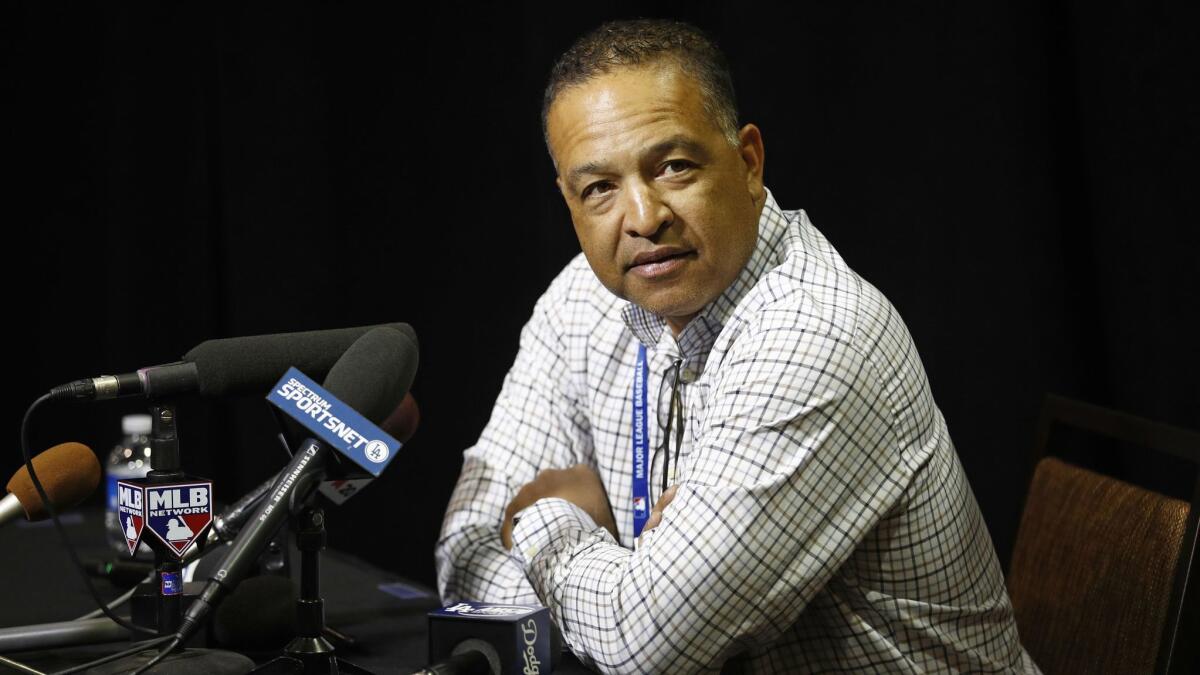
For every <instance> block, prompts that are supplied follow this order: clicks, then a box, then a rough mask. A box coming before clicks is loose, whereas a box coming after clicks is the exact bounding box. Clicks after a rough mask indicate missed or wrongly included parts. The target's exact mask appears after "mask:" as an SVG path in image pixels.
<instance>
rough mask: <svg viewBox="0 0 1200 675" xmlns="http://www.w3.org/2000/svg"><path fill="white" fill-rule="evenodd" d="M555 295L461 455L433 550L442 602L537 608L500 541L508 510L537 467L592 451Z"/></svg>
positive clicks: (536, 317) (537, 312)
mask: <svg viewBox="0 0 1200 675" xmlns="http://www.w3.org/2000/svg"><path fill="white" fill-rule="evenodd" d="M550 298H551V293H547V295H546V296H543V298H542V300H540V301H539V302H538V304H537V306H536V307H535V308H534V312H533V316H532V317H531V318H530V320H529V322H528V323H526V325H525V327H524V328H523V329H522V331H521V344H520V350H519V351H518V353H517V358H516V361H515V362H514V363H513V366H512V368H511V369H510V370H509V372H508V375H507V376H506V377H505V380H504V386H503V387H502V389H501V392H500V396H499V397H498V398H497V400H496V405H495V407H494V408H493V410H492V416H491V419H490V420H489V421H488V424H487V426H486V427H485V428H484V431H483V433H482V434H481V435H480V438H479V442H478V443H476V445H475V446H474V447H472V448H470V449H469V450H467V451H466V452H465V453H464V454H463V469H462V473H461V474H460V475H459V479H458V483H457V485H456V486H455V489H454V492H453V494H452V496H451V498H450V505H449V506H448V507H447V510H446V517H445V520H444V521H443V523H442V532H441V536H440V537H439V540H438V543H437V547H436V549H435V552H434V558H435V562H436V565H437V571H438V591H439V593H440V594H441V597H442V600H443V601H446V602H451V601H456V600H476V601H482V602H501V603H534V604H536V603H537V601H538V600H537V596H536V595H535V594H534V593H533V590H532V588H530V586H529V582H528V581H526V578H525V572H524V569H523V568H522V567H521V565H520V564H519V562H517V561H516V560H514V558H513V557H512V555H511V554H510V552H509V551H508V550H506V549H505V548H504V547H503V546H502V545H501V543H500V527H501V524H502V522H503V516H504V510H505V508H506V507H507V506H508V503H509V501H511V500H512V498H513V496H514V495H515V494H516V493H517V490H519V489H520V487H521V486H522V485H524V484H525V483H528V482H529V481H531V480H533V479H534V477H535V476H536V474H537V472H538V471H539V470H542V469H546V468H559V467H566V466H569V465H571V464H575V463H578V462H582V461H584V459H583V458H584V457H585V456H589V455H590V454H591V453H590V447H591V446H590V443H591V440H590V438H591V436H590V431H589V428H588V424H587V420H586V417H585V416H584V415H583V414H582V411H581V410H580V409H579V407H578V406H577V404H576V398H575V390H574V387H573V385H572V384H571V378H572V376H573V375H572V373H570V372H569V369H568V368H567V365H566V361H565V360H564V359H563V356H562V354H563V345H562V344H561V342H560V340H559V339H558V337H557V335H556V334H555V332H554V330H553V326H552V325H551V321H550V319H549V317H548V315H547V312H546V306H547V305H548V304H550V302H551V299H550ZM465 391H470V390H469V389H465Z"/></svg>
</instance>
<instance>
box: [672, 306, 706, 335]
mask: <svg viewBox="0 0 1200 675" xmlns="http://www.w3.org/2000/svg"><path fill="white" fill-rule="evenodd" d="M699 315H700V313H699V312H696V313H695V314H689V315H688V316H684V317H674V316H669V317H667V318H666V320H667V326H668V327H669V328H670V329H671V334H672V335H673V336H675V337H677V338H678V337H679V334H680V333H682V332H683V329H684V328H687V325H688V324H689V323H691V322H692V319H694V318H696V317H697V316H699Z"/></svg>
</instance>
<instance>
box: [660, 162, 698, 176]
mask: <svg viewBox="0 0 1200 675" xmlns="http://www.w3.org/2000/svg"><path fill="white" fill-rule="evenodd" d="M690 168H692V163H691V162H689V161H687V160H686V159H673V160H671V161H669V162H667V163H666V164H663V166H662V171H661V172H660V173H662V174H663V175H667V176H673V175H675V174H678V173H683V172H684V171H687V170H688V169H690Z"/></svg>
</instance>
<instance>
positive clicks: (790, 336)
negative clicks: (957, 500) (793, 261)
mask: <svg viewBox="0 0 1200 675" xmlns="http://www.w3.org/2000/svg"><path fill="white" fill-rule="evenodd" d="M793 322H794V315H793V316H792V317H791V319H790V320H789V319H788V318H787V317H776V320H774V321H772V319H771V317H770V316H768V317H765V318H764V320H763V321H762V322H761V323H760V324H759V325H758V326H757V327H756V328H753V329H748V330H747V331H746V332H745V333H743V334H742V335H741V336H740V337H739V338H738V339H737V341H736V342H735V344H734V345H733V346H732V348H731V349H730V351H729V352H728V353H727V354H726V356H725V358H724V361H723V363H722V365H721V366H720V374H719V376H717V377H716V378H715V379H714V382H713V389H712V391H711V392H710V394H709V399H708V401H707V402H706V405H705V412H704V418H703V419H702V420H700V421H699V428H698V433H697V437H696V447H695V449H694V451H693V453H692V456H691V457H689V458H688V461H687V462H685V463H684V465H683V466H681V469H682V473H681V475H680V481H679V488H678V492H677V494H676V496H675V499H674V501H673V502H672V504H671V505H670V506H669V507H668V508H667V510H666V512H665V513H664V516H663V520H662V523H661V524H660V525H659V526H658V527H657V528H655V529H654V530H652V531H650V532H647V533H646V534H645V535H644V537H643V540H642V542H641V544H640V546H639V547H638V548H637V550H636V551H629V550H627V549H624V548H621V547H620V546H618V545H616V543H615V542H614V541H613V540H612V537H611V536H610V535H608V533H607V532H605V531H604V530H603V529H602V528H597V527H595V525H594V524H593V523H591V522H590V520H589V519H587V518H586V514H582V512H581V511H579V510H578V509H570V508H566V507H565V506H564V504H563V503H562V502H561V500H541V501H538V502H537V503H535V504H533V505H532V506H531V507H530V508H528V509H525V510H524V511H522V512H521V522H520V524H519V525H518V527H517V528H516V530H515V531H514V542H515V543H514V547H513V550H514V553H516V554H517V555H518V556H519V557H520V558H521V560H522V562H523V564H524V565H525V569H526V572H527V574H528V576H529V579H530V581H531V583H532V586H533V588H534V590H535V592H536V593H537V594H538V596H539V597H540V598H541V600H542V602H543V603H544V604H545V605H546V606H548V607H549V608H550V610H551V612H552V614H553V616H554V618H555V621H556V623H557V624H558V625H559V626H560V628H561V629H562V631H563V633H564V637H565V639H566V641H567V643H568V644H569V645H570V646H571V648H572V650H573V651H574V652H575V653H576V654H577V655H578V656H580V658H581V659H583V660H585V661H587V662H588V663H589V664H590V665H592V666H593V667H595V668H598V669H600V670H602V671H606V672H631V671H636V672H664V671H669V672H696V671H716V670H718V669H719V668H720V667H721V665H722V664H723V663H724V662H725V661H726V660H727V659H728V658H729V657H730V656H732V655H734V654H736V653H738V652H740V651H742V650H744V649H745V648H746V647H748V646H750V645H752V644H755V643H769V642H771V641H773V640H775V639H776V638H778V637H779V636H780V635H781V633H782V631H784V630H786V629H787V628H788V627H790V626H791V625H792V624H794V623H795V621H796V619H797V617H798V616H799V614H800V612H801V611H802V610H803V609H804V608H805V606H806V605H807V603H808V602H809V601H810V600H811V599H812V598H813V596H814V595H815V594H816V593H817V592H818V591H820V590H821V589H822V588H823V587H824V586H825V584H826V583H827V582H828V581H829V579H830V577H831V576H832V575H833V574H834V573H835V572H836V571H837V570H838V569H839V568H840V567H841V566H842V565H843V563H845V561H846V560H847V559H848V558H849V557H850V556H851V554H852V553H853V552H854V551H855V549H856V548H857V546H858V544H859V542H861V541H862V540H863V538H864V537H865V536H866V535H867V534H868V533H869V532H870V531H871V530H872V529H873V528H874V527H875V525H876V524H877V523H878V522H879V520H880V519H881V518H882V517H883V516H884V515H885V514H886V513H887V511H889V510H890V509H891V508H892V507H893V506H894V505H895V504H896V503H897V502H898V501H899V500H900V499H901V497H902V495H903V492H904V489H905V486H906V484H907V482H908V480H909V479H910V478H911V475H912V473H911V471H910V470H909V469H908V467H907V466H906V464H905V463H904V462H903V461H902V459H901V457H900V453H899V452H898V450H897V445H896V443H895V442H894V440H893V438H892V435H893V433H894V432H893V428H892V425H891V414H890V412H889V410H888V408H887V406H886V405H885V404H884V403H883V396H882V392H881V390H882V385H881V384H880V382H879V380H878V378H877V376H876V373H875V371H874V370H873V368H872V367H871V365H870V363H869V362H868V360H867V359H866V358H865V357H864V356H863V354H862V353H861V352H860V351H859V350H858V349H856V348H855V347H854V346H853V345H851V344H850V343H849V342H848V341H846V340H845V339H842V338H840V337H834V336H829V335H823V334H819V333H815V332H812V331H809V330H805V329H804V328H803V327H800V326H796V325H794V323H793Z"/></svg>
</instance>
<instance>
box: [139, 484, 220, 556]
mask: <svg viewBox="0 0 1200 675" xmlns="http://www.w3.org/2000/svg"><path fill="white" fill-rule="evenodd" d="M144 489H145V495H144V498H143V504H144V506H145V508H144V511H143V512H144V513H145V523H146V524H145V527H146V529H148V530H150V531H151V532H153V533H154V534H155V536H157V537H158V538H159V539H161V540H162V541H163V543H164V544H166V545H167V547H168V549H170V550H171V551H174V553H175V555H176V556H182V555H183V552H184V551H186V550H187V549H188V547H189V546H191V545H192V544H193V543H195V541H196V540H197V539H199V538H200V535H201V534H202V533H203V532H204V530H205V528H207V527H208V526H209V524H210V523H212V483H211V482H208V481H204V482H196V483H179V484H175V485H153V486H151V485H147V486H145V488H144Z"/></svg>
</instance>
